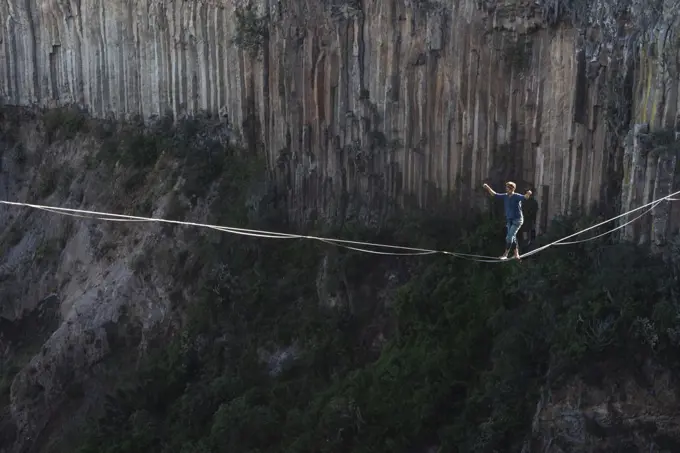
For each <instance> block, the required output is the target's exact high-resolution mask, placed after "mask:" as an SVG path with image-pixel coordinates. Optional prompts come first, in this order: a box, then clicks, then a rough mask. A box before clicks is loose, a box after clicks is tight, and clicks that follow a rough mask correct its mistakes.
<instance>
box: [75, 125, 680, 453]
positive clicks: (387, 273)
mask: <svg viewBox="0 0 680 453" xmlns="http://www.w3.org/2000/svg"><path fill="white" fill-rule="evenodd" d="M189 135H191V134H189ZM196 136H198V135H196ZM140 140H142V139H140ZM163 140H165V139H163ZM145 143H146V142H145ZM150 143H155V142H150ZM164 143H166V142H164ZM172 143H177V142H172ZM180 143H188V142H185V141H180ZM173 146H174V145H173ZM151 148H153V149H155V145H154V146H151ZM220 162H221V163H220V167H219V168H220V177H219V178H220V179H219V181H222V182H221V183H220V184H224V186H220V194H221V195H222V196H221V197H218V200H219V201H218V202H217V204H216V205H215V206H214V212H215V213H216V214H215V220H216V221H219V220H223V221H224V220H225V219H229V222H228V223H229V224H231V225H234V224H235V223H238V224H239V226H246V225H255V226H257V227H263V226H267V225H272V224H273V223H272V222H275V219H276V216H272V215H270V216H268V215H265V214H263V213H262V212H259V214H258V215H257V216H254V215H252V214H253V212H252V210H250V211H249V210H247V209H246V208H245V205H246V199H247V196H248V194H247V192H246V188H247V187H249V183H250V181H252V179H255V178H257V175H256V174H255V173H254V172H250V171H245V169H249V168H251V166H250V165H249V164H248V159H247V158H246V157H244V156H243V155H241V154H239V153H235V152H231V151H230V152H225V153H224V154H223V155H221V157H220ZM187 168H190V166H189V167H187ZM185 171H186V170H185ZM249 178H250V179H249ZM197 193H198V194H199V196H201V195H202V193H200V191H198V192H197ZM269 201H270V202H273V201H272V200H269ZM265 204H266V203H265ZM249 213H250V215H249ZM457 217H458V216H456V213H451V212H448V213H446V212H444V213H441V212H440V213H433V212H429V213H422V212H420V213H405V212H400V213H397V214H395V215H394V216H393V218H392V219H391V220H390V221H389V222H387V226H385V227H384V228H382V229H381V230H380V231H375V230H370V231H369V230H365V229H362V228H360V227H358V226H356V225H355V224H352V223H346V224H344V225H343V226H342V227H337V228H333V229H332V231H329V230H328V229H325V228H324V227H323V226H322V225H318V226H317V227H315V228H316V230H318V232H321V233H323V234H328V235H333V236H342V237H345V238H363V239H373V240H378V241H380V242H390V243H404V244H406V243H408V244H410V245H421V246H428V247H436V248H440V249H448V250H458V251H470V252H472V253H487V254H489V253H491V254H495V253H498V247H499V246H502V234H503V231H502V225H500V224H499V222H498V221H497V219H494V218H493V216H489V215H481V214H479V215H476V216H474V218H468V219H460V218H457ZM272 219H274V220H272ZM579 222H581V223H582V224H577V223H575V222H574V221H572V220H569V219H558V220H556V221H555V222H554V224H553V226H552V229H551V233H550V235H549V237H544V238H543V240H544V241H549V240H551V239H553V238H556V237H561V236H564V235H565V234H568V233H570V232H572V231H574V230H575V229H579V228H581V227H583V226H584V225H585V224H587V222H588V219H587V218H581V219H580V220H579ZM223 223H227V222H223ZM275 226H278V227H281V225H275ZM209 239H210V241H211V242H209ZM168 240H172V236H170V237H169V239H168ZM195 240H196V243H197V246H196V248H195V249H196V253H197V254H200V257H201V262H202V263H203V266H202V267H201V268H200V269H198V270H194V271H192V274H191V275H190V276H182V277H183V278H192V279H196V280H198V281H200V286H201V288H202V289H201V291H200V293H199V294H198V295H197V296H196V297H195V298H194V299H192V300H189V301H184V303H183V304H180V305H181V307H182V309H181V310H182V311H183V312H184V313H185V314H186V316H185V318H184V324H183V326H182V328H181V331H180V332H179V334H177V335H174V336H173V337H172V338H171V339H169V340H168V341H167V342H166V343H164V344H162V345H158V346H156V347H154V348H151V351H150V353H149V356H148V357H147V359H146V361H145V362H144V363H143V364H142V366H141V368H140V369H138V370H136V371H130V372H129V374H128V375H125V376H122V378H121V382H122V383H121V384H120V385H119V387H118V388H116V389H114V390H112V392H111V395H110V397H109V399H108V403H107V407H106V413H105V414H104V415H103V416H102V417H101V418H100V419H97V420H94V421H93V422H92V426H90V428H89V430H88V433H87V436H86V439H85V440H83V445H82V446H81V447H80V449H79V452H80V453H95V452H98V453H99V452H102V453H133V452H140V453H142V452H143V453H146V452H150V451H153V452H177V453H208V452H225V453H226V452H230V453H231V452H248V453H255V452H258V453H265V452H271V453H274V452H286V453H295V452H300V453H303V452H305V453H307V452H318V453H321V452H328V453H339V452H356V453H362V452H366V453H368V452H386V453H387V452H390V453H395V452H407V451H413V450H412V449H413V448H421V447H427V446H435V447H440V449H439V450H438V451H441V452H455V451H460V452H469V451H478V452H493V451H519V449H518V448H517V446H518V445H520V444H521V443H522V442H523V440H524V439H525V436H526V434H527V430H528V429H529V426H530V419H531V416H532V415H533V412H534V410H535V405H536V401H537V400H538V389H539V388H540V385H542V384H544V383H546V382H550V383H551V384H555V383H556V382H557V381H558V380H559V379H561V378H564V377H566V376H569V375H571V374H573V373H579V372H585V371H584V370H587V369H588V367H587V366H586V365H587V364H588V363H590V362H592V361H594V360H598V359H600V358H602V357H607V358H608V360H615V359H616V357H619V356H621V354H622V353H625V354H626V355H627V356H628V357H634V356H635V352H645V354H647V355H649V354H650V353H653V354H655V355H657V356H658V357H659V358H660V360H665V361H666V362H667V363H671V362H670V360H671V359H670V358H669V357H671V356H672V354H670V353H673V352H676V353H677V349H676V348H677V347H678V340H679V339H680V336H678V333H680V330H679V329H680V324H679V323H678V315H679V314H680V310H679V307H678V304H679V303H680V299H679V298H678V295H677V289H676V286H675V283H674V282H675V278H677V276H678V270H679V269H680V268H679V267H678V263H677V262H676V261H672V262H667V263H665V262H663V261H661V260H660V259H659V258H653V257H650V256H648V255H647V254H646V252H645V251H644V250H641V249H638V248H636V247H635V246H632V245H628V244H613V243H609V242H607V241H608V240H607V239H605V240H602V241H592V242H589V243H585V244H583V245H572V246H568V247H555V248H550V249H547V250H546V251H544V252H542V253H540V254H538V255H536V256H534V257H531V258H530V259H527V260H525V261H524V262H522V263H516V262H508V263H504V264H486V263H474V262H469V261H461V260H457V259H452V258H450V257H445V256H426V257H422V258H414V257H407V258H397V257H380V256H375V255H367V254H361V253H358V252H354V251H346V250H342V249H336V248H334V247H331V246H326V245H324V244H320V243H315V242H309V241H308V242H304V241H292V242H286V241H276V240H266V239H254V238H253V239H244V238H241V237H233V236H230V235H227V234H224V235H221V234H218V233H215V235H214V236H202V235H199V234H198V233H197V234H196V237H195ZM673 256H675V257H677V256H679V254H678V251H677V250H676V251H675V252H674V254H673ZM323 269H325V272H322V270H323ZM390 288H394V289H390ZM330 299H333V300H335V301H336V303H334V304H331V303H329V300H330ZM383 338H384V340H383ZM281 350H287V351H290V356H291V358H289V359H288V360H283V361H281V365H280V366H278V367H277V366H274V365H272V361H271V360H267V359H269V358H270V357H271V356H272V355H276V354H275V353H276V352H277V351H281ZM628 363H629V364H633V362H631V361H630V360H629V361H628Z"/></svg>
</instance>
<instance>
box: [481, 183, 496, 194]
mask: <svg viewBox="0 0 680 453" xmlns="http://www.w3.org/2000/svg"><path fill="white" fill-rule="evenodd" d="M482 187H484V189H486V191H487V192H489V195H491V196H494V195H496V192H495V191H494V190H493V189H492V188H491V187H489V185H488V184H484V185H483V186H482Z"/></svg>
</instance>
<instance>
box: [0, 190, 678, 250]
mask: <svg viewBox="0 0 680 453" xmlns="http://www.w3.org/2000/svg"><path fill="white" fill-rule="evenodd" d="M678 194H680V191H677V192H674V193H672V194H669V195H666V196H665V197H662V198H659V199H657V200H653V201H651V202H649V203H647V204H644V205H642V206H639V207H637V208H635V209H631V210H630V211H627V212H625V213H623V214H620V215H618V216H616V217H612V218H611V219H608V220H605V221H603V222H600V223H598V224H596V225H592V226H590V227H588V228H585V229H583V230H581V231H578V232H576V233H574V234H571V235H569V236H566V237H564V238H562V239H558V240H557V241H554V242H551V243H549V244H546V245H544V246H542V247H539V248H537V249H534V250H532V251H530V252H527V253H525V254H524V255H522V256H520V258H525V257H528V256H531V255H534V254H536V253H538V252H540V251H543V250H545V249H547V248H549V247H552V246H553V245H571V244H577V243H580V242H587V241H592V240H593V239H597V238H599V237H602V236H605V235H607V234H610V233H613V232H614V231H616V230H619V229H621V228H624V227H625V226H627V225H629V224H630V223H632V222H634V221H636V220H638V219H639V218H641V217H642V216H644V215H646V214H648V213H649V212H651V211H652V210H653V209H654V208H655V207H656V206H658V205H659V204H660V203H662V202H663V201H678V199H674V198H672V197H673V196H675V195H678ZM0 204H5V205H12V206H23V207H28V208H33V209H39V210H43V211H47V212H51V213H55V214H62V215H68V216H72V217H78V218H89V219H98V220H104V221H112V222H159V223H170V224H175V225H185V226H196V227H201V228H209V229H213V230H217V231H223V232H226V233H232V234H240V235H245V236H253V237H262V238H269V239H312V240H317V241H321V242H324V243H327V244H331V245H335V246H339V247H344V248H347V249H350V250H355V251H359V252H364V253H373V254H378V255H400V256H415V255H433V254H437V253H441V254H444V255H449V256H453V257H456V258H463V259H468V260H472V261H477V262H484V263H497V262H504V261H506V260H501V259H500V258H498V257H493V256H485V255H474V254H469V253H459V252H449V251H445V250H432V249H424V248H417V247H405V246H399V245H387V244H378V243H372V242H361V241H350V240H346V239H333V238H324V237H318V236H307V235H299V234H289V233H278V232H274V231H264V230H254V229H248V228H235V227H224V226H219V225H210V224H205V223H197V222H185V221H180V220H168V219H159V218H152V217H140V216H132V215H125V214H114V213H107V212H98V211H89V210H84V209H72V208H60V207H54V206H44V205H38V204H31V203H20V202H14V201H4V200H0ZM647 207H649V209H647V210H646V211H645V212H643V213H642V214H640V215H638V216H637V217H635V218H633V219H631V220H629V221H628V222H626V223H624V224H622V225H619V226H617V227H615V228H613V229H611V230H609V231H607V232H605V233H602V234H599V235H597V236H594V237H590V238H587V239H583V240H578V241H570V242H564V241H566V240H567V239H571V238H573V237H575V236H578V235H580V234H583V233H585V232H587V231H590V230H593V229H595V228H598V227H600V226H602V225H605V224H607V223H609V222H612V221H614V220H617V219H619V218H621V217H624V216H627V215H629V214H632V213H633V212H637V211H640V210H643V209H645V208H647ZM346 244H352V245H346ZM357 245H358V246H366V247H378V248H384V249H392V250H403V251H406V252H381V251H378V250H369V249H365V248H361V247H354V246H357Z"/></svg>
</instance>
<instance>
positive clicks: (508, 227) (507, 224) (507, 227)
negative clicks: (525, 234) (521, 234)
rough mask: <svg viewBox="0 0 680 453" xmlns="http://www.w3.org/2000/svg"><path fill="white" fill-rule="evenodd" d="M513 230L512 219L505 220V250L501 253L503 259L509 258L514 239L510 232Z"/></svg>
mask: <svg viewBox="0 0 680 453" xmlns="http://www.w3.org/2000/svg"><path fill="white" fill-rule="evenodd" d="M511 231H512V221H510V220H508V221H506V222H505V251H504V252H503V254H502V255H501V259H505V258H507V257H508V253H510V248H512V241H511V240H510V232H511ZM515 233H516V232H515Z"/></svg>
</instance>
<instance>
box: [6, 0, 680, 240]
mask: <svg viewBox="0 0 680 453" xmlns="http://www.w3.org/2000/svg"><path fill="white" fill-rule="evenodd" d="M578 3H579V2H566V3H564V4H563V2H560V1H547V0H542V1H537V2H534V1H529V0H503V1H478V0H449V1H435V0H380V1H379V0H364V1H355V0H327V1H318V0H295V1H286V2H283V1H276V0H259V3H257V4H256V5H255V8H254V10H252V13H248V9H247V8H244V0H212V1H202V0H191V1H188V2H187V1H182V0H167V1H165V0H164V1H159V0H135V1H128V2H123V1H118V0H112V1H111V0H109V1H103V0H81V1H73V0H71V1H67V0H43V1H40V2H38V1H36V0H28V1H22V2H18V1H15V0H10V1H8V2H4V3H3V4H1V5H0V18H1V19H2V23H3V24H4V27H5V28H4V31H3V34H2V37H1V40H0V65H1V66H2V71H0V94H1V95H2V98H3V99H4V100H5V102H8V103H11V104H21V105H34V104H38V105H42V106H53V105H58V104H67V103H77V104H80V105H82V106H84V107H86V108H87V109H88V110H89V111H90V112H91V113H92V114H93V115H96V116H100V117H104V116H108V115H113V116H115V117H126V116H132V115H137V114H140V115H142V116H143V117H144V118H150V117H153V116H154V115H163V114H164V113H165V112H167V111H172V112H173V113H174V114H175V115H183V114H192V113H194V112H197V111H200V110H205V111H210V112H213V113H216V114H220V115H223V116H224V118H225V120H228V121H229V122H230V123H231V124H233V125H234V128H235V129H238V130H243V131H244V132H245V133H246V138H247V139H249V140H250V141H251V142H252V144H258V145H261V149H264V150H266V152H267V155H268V161H269V164H270V166H271V167H272V169H276V170H277V171H276V174H277V177H278V178H281V181H282V182H283V183H284V184H285V187H286V188H287V189H288V191H289V195H290V199H291V212H292V213H293V214H294V215H295V216H297V217H298V218H303V217H307V216H309V215H311V214H312V213H314V212H316V213H317V214H318V215H322V216H327V217H332V216H335V215H338V214H340V215H345V214H346V209H347V207H348V206H352V207H356V206H363V210H362V211H361V212H360V214H361V215H364V216H365V217H366V218H367V219H370V217H371V216H372V215H375V214H376V213H380V212H382V211H383V210H384V208H385V206H386V202H388V201H396V202H402V203H403V202H406V201H415V202H417V203H418V204H419V205H421V206H427V205H432V204H433V203H435V202H437V201H438V200H440V199H444V198H445V197H452V198H453V200H459V201H463V202H464V203H474V202H479V200H481V199H482V197H483V194H482V192H481V191H479V186H480V185H481V184H482V183H483V182H492V183H495V184H500V183H501V182H502V181H503V180H504V179H508V178H512V179H514V180H517V181H518V182H519V186H520V189H524V188H532V189H534V192H535V193H536V195H537V199H538V201H539V203H540V208H541V209H540V215H539V224H540V226H539V229H544V228H545V226H546V224H547V221H548V219H550V218H551V217H552V216H554V215H555V214H558V213H567V212H569V211H570V210H571V209H572V208H574V207H575V206H588V205H591V204H594V203H595V204H599V206H600V207H601V208H602V209H604V211H605V212H603V213H605V214H611V213H614V212H617V211H619V210H620V209H625V208H632V207H635V206H639V205H641V204H642V203H643V202H645V201H649V200H651V199H652V198H653V197H654V196H660V195H662V194H664V193H668V192H669V191H670V190H671V189H672V188H673V187H675V186H673V181H674V177H675V176H674V175H675V174H676V170H675V166H676V159H675V157H674V156H675V149H676V148H677V147H676V146H674V143H670V144H667V145H664V146H665V148H664V149H666V151H664V152H661V151H659V150H658V149H657V148H653V149H646V148H645V146H643V145H641V144H640V143H638V142H639V141H640V140H641V139H640V138H639V136H638V135H634V134H633V132H634V131H633V128H632V125H633V124H635V123H640V126H638V128H637V129H636V130H639V131H643V130H649V131H652V132H654V131H659V130H668V129H674V127H675V121H676V120H675V117H676V112H677V110H678V108H677V105H678V98H677V87H678V77H677V68H676V66H677V64H676V62H675V60H676V57H677V48H678V46H677V45H676V44H677V37H676V33H675V29H674V26H675V22H676V20H675V16H674V14H676V13H674V9H677V8H674V7H673V5H672V4H671V3H673V2H666V3H668V4H664V3H663V2H659V3H658V4H654V5H651V4H649V5H648V4H647V3H645V5H642V6H640V5H637V4H636V3H635V2H634V1H632V2H631V1H623V0H621V1H617V0H601V1H596V2H586V3H587V5H585V4H584V6H583V11H579V10H574V11H571V13H572V14H563V11H564V7H565V5H567V6H568V5H571V6H570V7H571V8H576V6H574V5H575V4H578ZM624 3H625V4H624ZM244 11H245V13H244ZM236 12H241V13H242V14H241V15H237V14H235V13H236ZM567 19H569V20H567ZM627 134H628V136H627ZM647 135H650V134H647ZM626 136H627V139H626ZM647 142H650V141H649V140H648V141H647ZM652 142H653V140H652ZM636 143H637V144H636ZM654 213H655V214H654V220H653V221H652V220H650V221H648V222H647V223H642V224H640V225H641V226H635V227H631V228H630V229H629V230H627V231H628V233H627V234H628V235H629V236H630V237H639V238H641V239H642V240H649V239H652V238H653V239H654V240H655V241H657V242H659V243H662V242H663V241H664V238H665V237H666V235H667V228H668V226H669V224H676V225H677V224H679V223H680V210H678V209H675V210H674V211H673V213H671V212H670V205H669V204H668V203H665V204H661V205H659V207H657V208H656V209H655V211H654ZM667 219H673V222H669V221H667ZM624 220H626V219H624ZM652 225H654V231H652V229H651V226H652Z"/></svg>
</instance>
